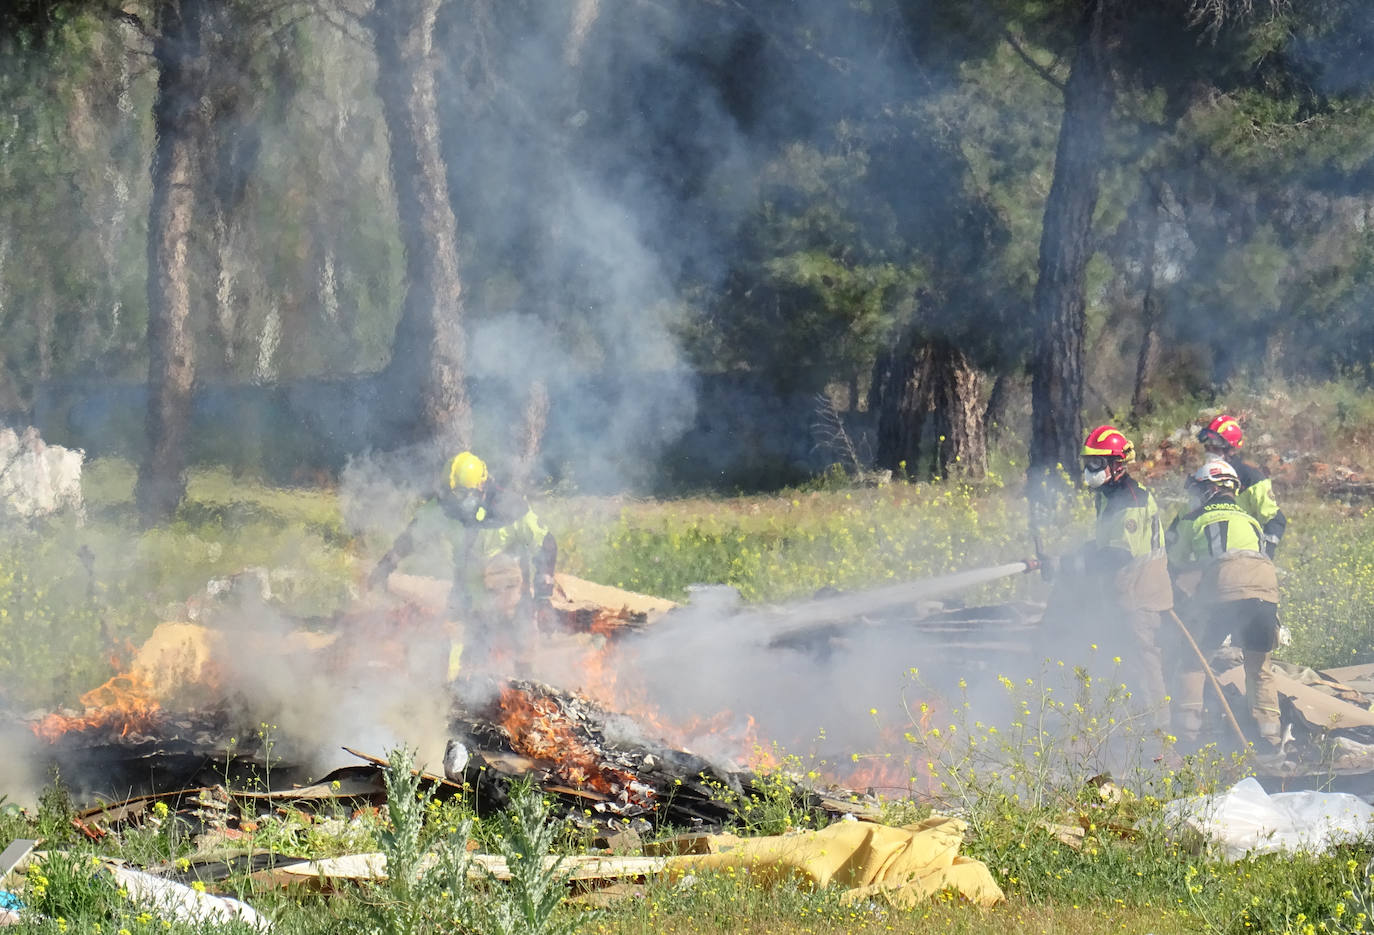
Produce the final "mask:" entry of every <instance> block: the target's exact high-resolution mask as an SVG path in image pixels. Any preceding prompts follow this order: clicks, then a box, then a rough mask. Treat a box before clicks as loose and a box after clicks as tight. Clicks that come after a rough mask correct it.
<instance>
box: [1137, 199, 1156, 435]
mask: <svg viewBox="0 0 1374 935" xmlns="http://www.w3.org/2000/svg"><path fill="white" fill-rule="evenodd" d="M1145 241H1146V247H1145V257H1144V264H1143V265H1144V283H1143V288H1142V290H1141V292H1142V295H1141V300H1140V324H1141V327H1142V328H1143V329H1144V333H1143V334H1142V335H1141V336H1140V353H1139V354H1138V355H1137V356H1136V361H1135V386H1134V388H1133V389H1132V391H1131V421H1133V422H1138V421H1139V420H1140V419H1141V417H1142V416H1144V415H1145V414H1146V413H1147V412H1148V410H1149V406H1150V398H1149V395H1148V393H1149V389H1148V388H1149V385H1150V381H1151V379H1152V378H1153V377H1154V370H1155V364H1156V362H1157V360H1158V359H1159V333H1158V331H1159V318H1160V310H1159V293H1158V292H1157V291H1156V289H1155V268H1156V267H1157V266H1158V265H1159V262H1158V257H1159V206H1158V205H1155V206H1154V207H1153V208H1152V210H1151V212H1150V227H1149V230H1148V232H1147V236H1146V238H1145Z"/></svg>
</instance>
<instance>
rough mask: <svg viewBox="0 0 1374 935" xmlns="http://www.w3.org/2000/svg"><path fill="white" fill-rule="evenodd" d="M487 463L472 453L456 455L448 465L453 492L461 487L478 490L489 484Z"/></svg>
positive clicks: (449, 481) (466, 452) (465, 452)
mask: <svg viewBox="0 0 1374 935" xmlns="http://www.w3.org/2000/svg"><path fill="white" fill-rule="evenodd" d="M487 477H488V475H487V465H486V462H485V461H483V460H482V459H481V458H479V457H477V455H475V454H473V453H472V452H471V451H464V452H461V453H460V454H458V455H455V456H454V458H453V460H452V461H450V462H449V465H448V485H449V487H450V488H452V489H453V490H457V489H458V488H459V487H467V488H468V489H470V490H471V489H476V488H478V487H481V486H482V485H483V484H485V483H486V482H487Z"/></svg>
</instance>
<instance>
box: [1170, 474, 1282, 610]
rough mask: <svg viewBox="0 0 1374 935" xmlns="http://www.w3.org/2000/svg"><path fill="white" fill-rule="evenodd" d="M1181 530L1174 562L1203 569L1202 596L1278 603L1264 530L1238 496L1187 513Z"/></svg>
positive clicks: (1172, 551)
mask: <svg viewBox="0 0 1374 935" xmlns="http://www.w3.org/2000/svg"><path fill="white" fill-rule="evenodd" d="M1178 531H1179V536H1178V541H1177V542H1176V543H1174V544H1173V546H1172V548H1171V549H1170V552H1169V561H1170V563H1171V564H1173V565H1174V566H1175V568H1176V569H1178V568H1182V567H1183V566H1185V565H1191V566H1193V567H1195V568H1199V569H1200V570H1201V571H1202V579H1201V582H1200V583H1199V585H1198V589H1197V596H1198V598H1199V599H1201V600H1204V601H1237V600H1245V599H1250V598H1254V599H1258V600H1262V601H1269V602H1271V603H1274V604H1277V603H1278V601H1279V582H1278V575H1277V574H1276V573H1275V571H1274V563H1273V562H1271V561H1270V560H1269V557H1268V556H1267V555H1265V554H1264V530H1263V529H1262V528H1261V527H1260V524H1259V522H1258V521H1257V520H1256V519H1255V518H1254V517H1253V516H1251V515H1250V514H1249V513H1247V512H1246V511H1245V510H1244V509H1242V508H1241V507H1240V506H1239V505H1238V504H1237V503H1236V502H1235V501H1234V500H1232V499H1231V498H1229V497H1226V498H1223V499H1220V500H1214V501H1212V502H1211V503H1208V504H1205V505H1204V506H1202V507H1201V508H1199V509H1196V510H1193V511H1192V512H1191V513H1187V514H1185V515H1184V516H1182V517H1181V518H1180V520H1179V530H1178Z"/></svg>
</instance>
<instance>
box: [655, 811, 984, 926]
mask: <svg viewBox="0 0 1374 935" xmlns="http://www.w3.org/2000/svg"><path fill="white" fill-rule="evenodd" d="M964 828H965V825H964V823H963V822H962V821H960V820H959V819H957V818H947V817H943V816H934V817H932V818H928V819H926V820H925V821H923V822H921V823H920V824H918V825H911V826H908V827H905V828H892V827H888V826H887V825H875V824H870V823H868V822H860V821H844V822H838V823H836V824H833V825H831V826H830V827H828V828H826V829H824V830H822V831H804V832H800V833H798V834H789V835H783V836H781V837H769V838H746V839H742V840H741V841H740V842H739V844H738V845H737V846H735V847H733V848H730V849H728V850H725V851H723V852H721V853H719V854H701V855H688V856H683V857H674V858H671V859H670V861H669V865H670V867H671V868H672V869H673V870H676V871H682V872H686V871H692V870H717V871H724V870H729V869H731V868H733V869H735V870H747V871H748V872H749V874H750V876H751V879H754V880H758V881H762V882H764V883H766V884H775V883H779V882H782V881H786V880H796V879H802V880H804V881H806V882H808V883H810V884H811V885H813V886H817V887H823V886H832V885H834V886H843V887H846V888H848V890H849V892H847V893H846V894H845V896H844V898H845V899H846V900H849V901H855V900H862V899H868V898H882V899H886V900H888V901H889V902H891V903H892V904H893V905H895V906H899V907H902V908H911V907H912V906H914V905H916V904H917V903H919V902H921V901H922V900H925V899H928V898H929V897H931V896H933V895H935V894H936V893H939V892H941V891H942V890H946V889H950V890H955V891H957V892H958V893H959V894H960V895H961V896H963V897H964V898H966V899H968V900H969V901H970V902H974V903H977V904H978V905H980V906H991V905H993V904H994V903H998V902H1001V901H1002V899H1003V898H1004V897H1003V895H1002V890H1001V888H1000V887H999V886H998V885H997V882H996V881H995V880H993V878H992V874H991V872H989V871H988V868H987V866H986V865H984V864H983V862H982V861H979V860H973V859H971V858H967V857H960V856H959V845H960V844H961V843H962V842H963V838H964Z"/></svg>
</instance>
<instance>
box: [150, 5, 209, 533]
mask: <svg viewBox="0 0 1374 935" xmlns="http://www.w3.org/2000/svg"><path fill="white" fill-rule="evenodd" d="M204 4H205V0H180V2H176V0H163V2H162V4H161V7H160V9H159V15H158V21H159V22H160V23H161V33H160V35H159V36H158V38H157V39H156V40H155V43H154V54H155V56H156V59H157V62H158V68H159V72H158V82H157V97H156V99H155V101H154V103H153V125H154V129H155V133H156V137H157V144H156V148H155V149H154V152H153V163H152V200H151V202H150V203H149V206H148V356H149V363H148V417H147V428H148V448H147V451H146V453H145V456H144V460H143V463H142V465H141V466H140V468H139V473H138V484H137V488H136V491H135V494H136V501H137V504H138V510H139V515H140V517H141V519H142V521H143V523H144V524H145V525H152V524H155V523H158V522H163V521H165V520H167V519H170V518H171V516H172V513H173V512H174V511H175V510H176V508H177V505H178V504H179V503H180V502H181V499H182V497H183V496H185V494H186V464H187V459H188V450H187V448H188V445H189V443H190V429H191V390H192V386H193V384H194V381H195V345H194V337H193V335H192V331H191V326H190V313H191V249H190V247H191V239H192V232H193V229H194V220H195V214H196V212H195V201H196V199H195V192H196V190H197V184H196V172H197V164H198V156H199V153H200V150H201V149H203V147H204V145H205V136H206V132H207V131H206V128H205V126H204V121H203V120H202V119H201V114H200V101H201V91H202V89H203V88H204V85H205V60H204V56H203V54H202V47H201V29H202V25H203V18H204V17H205V15H206V8H205V5H204Z"/></svg>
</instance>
